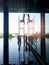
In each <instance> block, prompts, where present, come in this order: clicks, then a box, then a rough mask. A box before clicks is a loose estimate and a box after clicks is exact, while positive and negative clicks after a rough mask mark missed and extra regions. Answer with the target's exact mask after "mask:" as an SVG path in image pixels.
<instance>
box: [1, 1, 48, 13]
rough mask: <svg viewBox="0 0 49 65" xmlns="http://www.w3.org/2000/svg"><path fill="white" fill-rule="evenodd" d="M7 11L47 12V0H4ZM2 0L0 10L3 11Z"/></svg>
mask: <svg viewBox="0 0 49 65" xmlns="http://www.w3.org/2000/svg"><path fill="white" fill-rule="evenodd" d="M4 1H6V4H7V6H8V8H9V12H41V11H45V12H49V2H48V0H46V1H43V0H41V1H40V0H4ZM4 1H3V0H0V11H4Z"/></svg>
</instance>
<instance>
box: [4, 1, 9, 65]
mask: <svg viewBox="0 0 49 65" xmlns="http://www.w3.org/2000/svg"><path fill="white" fill-rule="evenodd" d="M3 52H4V58H3V60H4V61H3V62H4V65H8V53H9V52H8V7H7V5H6V2H5V1H4V51H3Z"/></svg>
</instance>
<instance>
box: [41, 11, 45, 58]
mask: <svg viewBox="0 0 49 65" xmlns="http://www.w3.org/2000/svg"><path fill="white" fill-rule="evenodd" d="M41 57H42V58H43V59H44V58H45V57H46V49H45V13H44V12H41Z"/></svg>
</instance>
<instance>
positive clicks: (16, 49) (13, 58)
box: [9, 37, 39, 65]
mask: <svg viewBox="0 0 49 65" xmlns="http://www.w3.org/2000/svg"><path fill="white" fill-rule="evenodd" d="M14 40H15V41H13V40H11V41H10V42H9V64H15V65H39V63H38V61H37V59H36V58H35V57H34V55H33V53H32V52H31V50H30V48H29V47H28V45H27V44H26V42H27V39H26V38H23V37H20V38H19V37H18V39H14ZM16 40H17V41H16ZM12 49H13V50H12Z"/></svg>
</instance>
